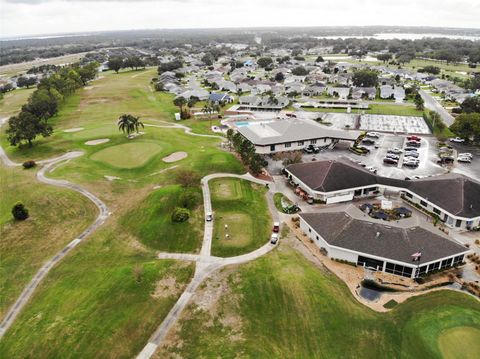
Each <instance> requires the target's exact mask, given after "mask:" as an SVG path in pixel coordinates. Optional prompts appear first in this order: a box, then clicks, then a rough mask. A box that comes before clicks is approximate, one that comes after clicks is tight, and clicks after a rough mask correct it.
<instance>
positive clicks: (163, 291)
mask: <svg viewBox="0 0 480 359" xmlns="http://www.w3.org/2000/svg"><path fill="white" fill-rule="evenodd" d="M181 292H182V286H180V285H179V284H178V283H177V281H176V280H175V278H174V277H165V278H162V279H160V280H159V281H158V282H157V283H156V284H155V291H154V292H153V293H152V294H151V296H152V297H153V298H155V299H158V298H168V297H176V296H179V295H180V293H181Z"/></svg>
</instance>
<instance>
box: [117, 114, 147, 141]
mask: <svg viewBox="0 0 480 359" xmlns="http://www.w3.org/2000/svg"><path fill="white" fill-rule="evenodd" d="M117 125H118V129H119V130H120V131H122V132H123V133H127V137H129V136H130V134H131V133H132V132H136V133H138V129H139V128H140V127H142V128H144V127H145V126H144V125H143V123H142V122H140V121H139V118H138V117H135V116H132V115H129V114H123V115H121V116H120V117H119V118H118V122H117Z"/></svg>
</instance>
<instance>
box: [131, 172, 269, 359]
mask: <svg viewBox="0 0 480 359" xmlns="http://www.w3.org/2000/svg"><path fill="white" fill-rule="evenodd" d="M223 177H235V178H242V179H245V180H248V181H251V182H255V183H258V184H262V185H265V184H268V185H269V187H270V189H269V191H268V193H267V202H268V208H269V210H270V212H271V214H272V218H273V220H274V221H278V212H277V210H276V208H275V205H274V203H273V194H274V193H275V186H274V184H273V183H272V182H268V181H262V180H259V179H257V178H255V177H253V176H251V175H250V174H245V175H234V174H229V173H216V174H212V175H209V176H205V177H204V178H202V181H201V183H202V194H203V202H204V209H205V213H207V212H212V202H211V197H210V188H209V186H208V182H209V181H210V180H211V179H214V178H223ZM213 220H215V216H214V219H213ZM212 237H213V221H211V222H206V221H205V230H204V237H203V243H202V249H201V250H200V254H199V255H196V254H187V253H160V254H159V255H158V258H159V259H178V260H187V261H194V262H195V275H194V276H193V279H192V281H191V282H190V283H189V284H188V286H187V288H186V289H185V291H184V292H183V293H182V295H181V296H180V298H178V300H177V302H176V303H175V305H174V306H173V307H172V309H171V310H170V312H169V313H168V314H167V316H166V317H165V319H164V320H163V322H162V323H161V324H160V326H159V327H158V328H157V330H156V331H155V333H153V335H152V336H151V337H150V340H149V341H148V343H147V344H146V345H145V347H144V348H143V350H142V351H141V352H140V354H138V356H137V359H149V358H150V357H151V356H152V355H153V354H154V353H155V351H156V350H157V348H158V347H159V346H160V345H161V343H162V341H163V339H165V336H166V335H167V334H168V331H169V330H170V328H171V327H172V326H173V324H175V322H176V321H177V320H178V319H179V317H180V315H181V313H182V311H183V310H184V309H185V307H186V306H187V305H188V303H189V301H190V299H191V297H192V296H193V295H194V293H195V290H196V289H197V288H198V286H199V285H200V284H201V283H202V282H203V281H204V280H205V279H206V278H208V276H210V275H211V274H212V273H214V272H215V271H217V270H219V269H220V268H222V267H224V266H227V265H233V264H241V263H245V262H249V261H252V260H254V259H256V258H258V257H261V256H263V255H265V254H267V253H268V252H270V251H271V250H272V249H273V248H275V245H272V244H270V242H267V243H266V244H265V245H263V246H262V247H260V248H258V249H257V250H255V251H253V252H250V253H247V254H243V255H240V256H236V257H227V258H221V257H215V256H212V255H211V248H212Z"/></svg>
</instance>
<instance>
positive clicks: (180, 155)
mask: <svg viewBox="0 0 480 359" xmlns="http://www.w3.org/2000/svg"><path fill="white" fill-rule="evenodd" d="M187 156H188V153H187V152H182V151H180V152H174V153H171V154H169V155H168V156H167V157H163V158H162V161H163V162H167V163H171V162H177V161H180V160H183V159H184V158H187Z"/></svg>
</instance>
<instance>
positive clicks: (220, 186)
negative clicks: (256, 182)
mask: <svg viewBox="0 0 480 359" xmlns="http://www.w3.org/2000/svg"><path fill="white" fill-rule="evenodd" d="M210 188H211V190H212V198H213V200H214V201H215V200H220V201H222V200H236V199H240V198H242V197H243V196H245V193H244V190H243V188H242V182H240V180H239V179H237V178H222V179H217V180H214V181H212V182H211V183H210Z"/></svg>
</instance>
